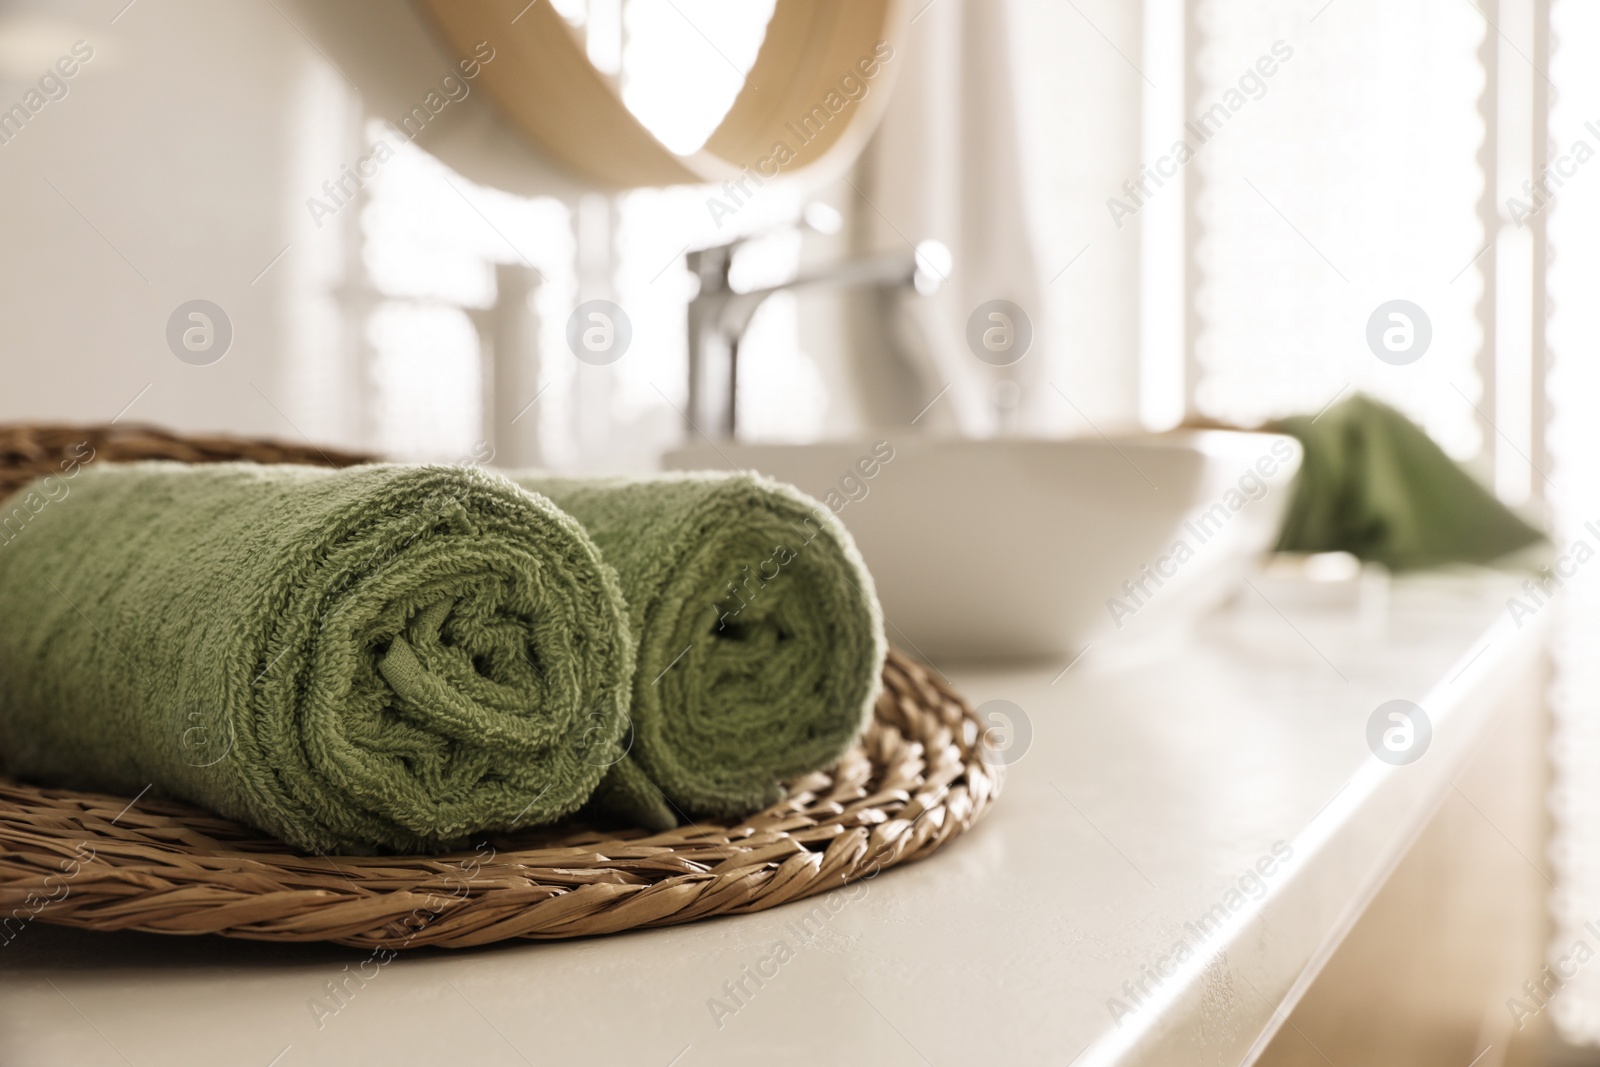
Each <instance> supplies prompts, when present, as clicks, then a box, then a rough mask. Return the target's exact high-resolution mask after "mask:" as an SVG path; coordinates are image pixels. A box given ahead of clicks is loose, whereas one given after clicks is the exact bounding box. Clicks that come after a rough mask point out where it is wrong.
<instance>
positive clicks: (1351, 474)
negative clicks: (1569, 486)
mask: <svg viewBox="0 0 1600 1067" xmlns="http://www.w3.org/2000/svg"><path fill="white" fill-rule="evenodd" d="M1264 428H1265V429H1268V430H1275V431H1277V432H1278V433H1286V434H1291V435H1292V436H1294V437H1295V438H1297V439H1298V440H1299V441H1300V444H1301V446H1302V448H1303V449H1304V450H1305V459H1304V460H1303V461H1302V463H1301V465H1300V474H1299V478H1298V481H1297V483H1296V488H1295V494H1294V499H1293V501H1292V502H1291V504H1290V506H1289V514H1288V517H1287V518H1286V519H1285V520H1284V526H1283V533H1282V536H1281V537H1280V539H1279V541H1278V549H1279V550H1280V551H1284V552H1334V551H1344V552H1349V553H1352V554H1353V555H1355V556H1358V557H1360V558H1361V559H1364V560H1372V561H1375V562H1378V563H1382V564H1384V565H1385V566H1388V567H1389V568H1391V569H1393V570H1409V569H1413V568H1418V567H1433V566H1438V565H1439V564H1443V563H1487V562H1489V561H1490V560H1494V559H1498V558H1499V557H1501V556H1504V555H1506V554H1507V553H1510V552H1514V551H1516V550H1517V549H1519V548H1524V547H1526V546H1528V545H1531V544H1533V543H1535V542H1537V541H1540V540H1542V539H1543V538H1544V534H1542V533H1541V532H1540V531H1538V530H1536V529H1534V528H1533V527H1532V526H1529V525H1528V524H1527V523H1525V522H1523V521H1522V520H1521V519H1520V518H1518V517H1517V516H1516V515H1515V514H1514V513H1513V512H1512V511H1511V510H1510V509H1508V508H1507V507H1506V506H1505V505H1504V504H1502V503H1500V501H1498V500H1496V499H1495V498H1494V495H1493V494H1492V493H1490V492H1489V491H1488V490H1487V489H1485V488H1484V487H1483V486H1482V485H1480V484H1479V483H1478V482H1477V480H1476V479H1474V478H1473V477H1472V475H1470V474H1468V473H1467V472H1466V471H1465V470H1464V469H1462V468H1461V467H1460V466H1459V465H1458V464H1457V463H1456V462H1455V461H1454V460H1452V459H1451V458H1450V457H1449V456H1448V455H1446V454H1445V452H1444V450H1443V449H1441V448H1440V447H1439V446H1438V445H1436V444H1434V442H1433V438H1431V437H1429V436H1428V435H1427V433H1426V432H1425V431H1424V430H1423V429H1422V428H1421V427H1419V426H1417V425H1416V424H1415V423H1413V422H1411V421H1410V420H1409V419H1407V418H1406V417H1405V416H1404V415H1402V414H1400V413H1399V412H1398V411H1396V410H1395V409H1394V408H1391V407H1389V406H1388V405H1386V404H1381V403H1379V402H1378V401H1376V400H1372V399H1369V398H1368V397H1365V396H1355V397H1351V398H1350V399H1349V400H1346V401H1344V402H1343V403H1341V404H1339V405H1337V406H1335V407H1332V408H1330V409H1328V410H1327V411H1325V412H1323V414H1322V415H1321V416H1320V417H1316V418H1313V417H1311V416H1307V415H1299V416H1295V417H1293V418H1288V419H1281V420H1279V421H1278V422H1276V423H1272V424H1269V425H1268V426H1266V427H1264Z"/></svg>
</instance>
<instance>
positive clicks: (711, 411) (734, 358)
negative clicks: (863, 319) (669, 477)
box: [686, 205, 951, 439]
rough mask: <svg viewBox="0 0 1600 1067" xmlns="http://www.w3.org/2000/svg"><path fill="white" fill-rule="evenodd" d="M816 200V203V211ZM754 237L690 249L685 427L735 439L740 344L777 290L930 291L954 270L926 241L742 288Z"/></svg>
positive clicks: (821, 217) (813, 217) (818, 216)
mask: <svg viewBox="0 0 1600 1067" xmlns="http://www.w3.org/2000/svg"><path fill="white" fill-rule="evenodd" d="M816 207H817V205H813V209H814V208H816ZM813 209H808V210H807V212H806V221H807V223H808V224H809V225H810V226H811V227H812V228H813V229H817V230H820V231H821V232H824V233H826V232H829V230H828V228H827V227H828V224H829V220H828V216H829V215H830V214H832V215H833V217H834V218H835V219H836V218H837V213H833V212H831V209H829V211H827V212H817V211H815V210H813ZM748 240H750V238H749V237H743V238H740V239H739V240H737V241H732V242H730V243H728V244H724V245H716V246H714V247H711V248H704V249H699V250H697V251H693V252H690V253H689V254H688V256H687V257H686V258H687V261H688V267H689V270H690V272H691V273H692V274H694V276H695V277H696V278H697V279H698V280H699V282H700V291H699V292H698V293H697V294H696V295H695V297H694V299H693V300H691V301H690V302H689V314H688V319H689V322H688V325H689V410H688V418H687V421H688V423H689V426H688V427H687V429H688V430H689V432H691V433H695V432H703V433H705V434H707V435H710V436H714V437H722V438H726V439H732V438H733V437H734V436H735V435H736V434H737V432H738V409H739V345H740V342H741V341H742V339H743V338H744V334H745V331H746V330H748V329H749V328H750V321H751V320H752V319H753V318H755V314H756V311H757V310H759V309H760V307H761V305H762V304H763V303H764V302H765V301H766V299H767V297H769V296H771V295H772V294H773V293H778V292H783V291H785V290H798V289H808V288H815V287H823V286H826V287H830V288H841V289H855V288H874V289H880V290H884V291H889V292H892V291H894V290H898V289H914V290H916V292H918V293H920V294H922V295H923V296H929V295H932V294H933V293H934V292H936V291H937V290H938V288H939V286H940V285H941V284H942V283H943V282H944V281H946V280H947V278H948V277H949V274H950V268H951V261H950V250H949V249H948V248H946V247H945V246H944V244H942V243H941V242H939V241H933V240H927V241H921V242H919V243H918V244H917V246H916V247H915V248H914V249H912V250H911V251H910V252H909V253H906V252H901V253H892V254H887V255H880V256H871V257H867V258H863V259H855V260H846V261H844V262H842V263H835V264H831V265H829V266H827V267H823V268H820V269H818V270H812V271H802V272H801V273H799V274H797V275H795V276H794V277H793V278H791V279H789V280H788V281H786V282H783V283H781V284H778V285H769V286H766V287H765V288H761V289H752V290H750V291H749V292H739V291H738V290H736V289H734V288H733V286H732V285H731V284H730V283H729V274H730V272H731V269H732V267H733V257H734V253H735V252H737V251H738V249H739V247H740V246H741V245H743V244H744V243H745V242H746V241H748Z"/></svg>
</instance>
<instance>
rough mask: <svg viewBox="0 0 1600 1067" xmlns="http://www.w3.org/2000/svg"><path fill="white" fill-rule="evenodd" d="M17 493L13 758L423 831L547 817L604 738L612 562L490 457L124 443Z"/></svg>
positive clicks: (9, 607)
mask: <svg viewBox="0 0 1600 1067" xmlns="http://www.w3.org/2000/svg"><path fill="white" fill-rule="evenodd" d="M17 499H18V500H20V501H22V503H21V504H17V503H16V502H15V501H12V502H8V507H21V508H23V509H24V513H28V514H30V517H29V518H28V520H27V522H26V524H25V525H23V526H22V527H21V528H20V529H19V530H18V531H16V532H15V533H14V535H12V536H10V537H9V538H8V539H7V540H6V541H5V543H4V544H0V761H3V764H4V766H5V769H6V770H7V771H9V772H10V773H13V774H15V775H18V776H19V777H24V778H28V779H32V780H35V781H41V782H46V783H51V784H58V785H65V786H70V787H75V788H81V789H93V790H99V791H105V792H114V793H121V794H123V795H126V796H129V797H132V796H135V795H136V794H142V793H143V792H144V791H145V790H146V789H147V788H153V789H154V790H155V792H156V793H158V794H163V793H164V794H166V795H169V796H176V797H180V798H183V799H186V800H190V801H193V802H196V803H199V804H203V805H205V806H207V807H209V808H211V809H213V810H215V811H218V812H221V813H222V814H224V815H228V816H231V817H234V818H237V819H240V820H242V821H245V822H249V823H251V824H253V825H255V826H256V827H258V828H261V829H264V830H267V831H269V832H271V833H273V834H275V835H277V836H278V837H280V838H282V839H283V840H285V841H287V842H290V843H291V844H293V845H296V846H298V847H300V848H303V849H308V850H316V849H320V850H327V851H333V850H339V851H350V852H372V851H375V850H379V849H384V848H388V849H395V850H402V851H417V850H432V849H436V848H440V847H447V846H450V845H452V844H454V843H458V842H460V841H461V839H463V838H464V837H466V836H467V835H471V834H476V833H478V832H481V831H485V830H492V829H513V828H516V827H520V826H527V825H534V824H539V823H547V822H552V821H554V820H556V819H559V818H561V817H562V816H564V815H567V814H569V813H571V812H573V811H574V810H576V809H577V808H578V807H579V806H580V805H582V804H583V803H584V801H585V800H586V799H587V798H588V797H589V795H590V794H591V792H592V791H593V790H594V788H595V786H596V785H597V783H598V782H599V781H600V779H601V776H602V775H603V774H604V773H605V769H606V768H607V767H608V766H610V765H612V764H614V763H615V762H616V759H617V757H618V754H619V753H620V751H621V743H622V739H623V734H624V731H625V729H626V725H627V720H626V706H627V699H628V682H629V679H630V671H631V667H632V660H633V647H632V640H631V637H630V635H629V632H628V627H627V619H626V614H625V608H624V607H623V603H622V599H621V594H620V591H619V589H618V587H617V584H616V578H615V575H614V574H613V573H612V572H611V571H610V570H609V568H607V567H606V566H605V565H604V563H603V562H602V560H601V559H600V556H599V554H598V552H597V550H596V549H595V546H594V545H593V543H592V542H590V541H589V539H588V538H587V537H586V536H585V535H584V533H583V531H582V530H581V529H580V528H579V527H578V525H577V524H576V523H575V522H574V521H573V520H572V519H571V518H570V517H568V516H567V515H565V514H563V513H561V512H560V511H558V510H557V509H556V508H555V507H553V506H552V505H551V504H550V503H549V501H546V500H541V499H540V498H538V497H535V496H533V495H532V494H529V493H525V492H523V491H521V490H519V489H518V488H516V487H515V486H513V485H511V484H510V483H509V482H506V481H505V480H504V479H501V478H498V477H495V476H491V475H488V474H484V473H482V472H479V471H472V470H464V469H461V468H457V467H421V468H406V467H395V466H383V465H379V466H369V467H357V468H353V469H350V470H345V471H327V470H321V469H315V468H309V467H291V466H267V467H258V466H255V465H253V464H221V465H216V466H199V467H185V466H182V465H179V464H173V463H145V464H134V465H130V466H124V467H113V466H101V467H96V468H93V469H84V470H82V471H80V472H78V473H77V474H76V476H75V477H74V478H73V479H72V480H70V481H68V480H65V479H62V478H53V479H52V478H47V479H44V480H43V481H42V482H36V483H34V485H33V486H32V487H30V488H26V489H24V490H22V491H21V493H19V494H18V498H17ZM11 514H17V512H15V511H13V512H11ZM7 532H8V534H9V533H10V532H11V531H10V530H9V528H8V531H7Z"/></svg>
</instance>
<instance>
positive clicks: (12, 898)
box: [0, 426, 1001, 951]
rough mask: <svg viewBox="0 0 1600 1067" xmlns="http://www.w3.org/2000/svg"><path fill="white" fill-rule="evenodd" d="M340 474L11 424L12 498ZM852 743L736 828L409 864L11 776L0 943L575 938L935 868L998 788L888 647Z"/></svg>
mask: <svg viewBox="0 0 1600 1067" xmlns="http://www.w3.org/2000/svg"><path fill="white" fill-rule="evenodd" d="M85 442H87V443H88V445H89V446H90V447H92V448H93V449H94V450H95V453H94V459H93V462H96V463H99V462H105V461H126V460H133V459H178V460H185V461H188V462H217V461H221V460H230V459H249V460H254V461H256V462H261V463H288V462H293V463H317V464H324V465H333V466H345V465H348V464H352V463H358V462H361V461H363V460H364V459H365V458H366V457H363V456H357V455H353V454H350V453H344V452H334V451H332V450H324V449H319V448H315V447H301V446H296V445H287V444H279V443H272V442H262V441H240V440H231V439H227V438H213V437H205V438H202V437H194V436H189V437H180V436H177V435H174V434H170V433H167V432H165V431H160V430H154V429H149V428H136V427H68V426H9V427H4V426H0V498H4V497H5V496H7V495H9V494H10V493H12V492H13V491H15V490H16V489H17V488H19V487H20V486H22V485H23V484H25V483H27V482H28V481H30V480H31V479H33V478H35V477H38V476H40V475H42V474H47V473H51V472H53V471H56V470H57V469H59V468H58V465H59V464H60V462H61V460H62V459H63V458H65V457H67V456H69V455H73V454H74V452H73V450H74V449H75V448H78V452H77V455H78V456H79V457H80V458H81V456H82V455H83V452H82V450H81V445H82V444H83V443H85ZM883 678H884V692H883V695H882V696H881V697H880V699H879V701H878V704H877V709H876V714H875V716H874V719H873V722H872V724H871V725H870V726H869V727H868V729H867V732H866V734H865V736H864V737H863V739H862V742H861V744H860V746H859V747H857V748H856V749H855V750H853V751H852V752H850V753H849V754H847V755H846V756H845V758H844V759H843V760H841V761H840V762H839V764H838V765H837V766H836V767H834V768H832V769H831V770H829V771H826V772H822V773H817V774H812V775H808V776H806V777H805V778H802V779H800V780H798V781H795V782H793V783H791V784H790V788H789V795H788V796H787V797H785V798H784V799H783V800H782V801H781V802H779V803H778V804H775V805H773V806H772V807H771V808H769V809H767V810H766V811H763V812H761V813H760V814H758V815H755V816H752V817H751V818H749V819H746V820H744V821H743V822H740V823H737V824H735V825H722V824H713V823H701V824H697V825H693V826H685V827H680V828H678V829H676V830H672V831H670V832H667V833H661V834H654V835H647V834H646V833H645V832H644V831H641V830H621V831H618V830H598V829H594V828H590V827H585V826H581V825H577V824H568V825H563V826H557V827H550V828H545V829H543V830H539V831H534V832H529V833H525V834H519V835H516V836H515V837H490V838H487V839H486V840H484V841H483V842H482V843H481V844H480V845H479V846H478V847H477V848H476V849H475V850H474V851H471V852H465V853H460V854H455V855H442V856H415V857H410V856H406V857H331V856H322V855H313V856H304V855H295V854H292V853H291V852H290V851H289V850H288V848H287V846H285V845H284V844H283V843H282V842H279V841H275V840H273V839H271V838H267V837H264V836H263V835H261V834H260V833H259V832H257V831H254V830H251V829H249V828H247V827H244V826H241V825H239V824H237V823H234V822H231V821H229V820H226V819H222V818H219V817H217V816H215V815H212V814H209V813H207V812H204V811H201V810H200V809H198V808H194V807H191V806H189V805H187V804H181V803H176V802H173V801H167V800H158V799H154V798H152V797H149V796H142V797H112V796H105V795H101V794H94V793H80V792H75V791H72V790H65V789H44V788H38V787H35V786H30V785H26V784H23V783H19V782H15V781H11V780H9V779H5V778H3V777H0V937H4V938H5V939H9V937H10V936H14V933H12V931H15V930H16V929H17V928H19V926H21V925H25V924H26V923H28V922H31V921H34V920H37V921H40V922H50V923H60V924H63V925H67V926H80V927H85V928H88V929H95V930H145V931H150V932H155V933H168V934H222V935H224V936H227V937H239V938H249V939H254V940H268V941H334V942H338V943H340V944H346V945H356V946H361V947H364V948H372V949H376V950H384V949H389V950H396V951H398V950H400V949H404V948H416V947H420V946H422V945H437V946H441V947H445V948H462V947H466V946H472V945H483V944H488V943H490V942H494V941H501V940H505V939H509V938H566V937H583V936H588V935H592V934H606V933H614V932H616V931H619V930H627V929H631V928H634V927H648V926H667V925H672V924H675V923H685V922H693V921H695V920H697V919H705V918H710V917H712V916H715V915H732V914H742V913H745V912H752V911H760V910H762V909H764V908H770V907H774V906H776V905H778V904H783V903H786V902H788V901H791V900H798V899H800V898H802V897H808V896H813V895H815V894H818V893H823V892H826V891H828V890H830V889H834V888H837V887H838V886H841V885H843V884H845V883H846V882H850V881H854V880H857V879H862V878H870V877H873V876H874V875H876V874H877V873H878V872H879V871H881V870H884V869H886V868H889V867H892V866H894V865H896V864H899V863H906V862H909V861H911V860H915V859H921V858H922V857H924V856H927V855H930V854H932V853H933V852H935V851H937V850H938V849H940V848H942V847H943V846H944V845H946V844H947V843H949V842H950V840H951V839H953V838H955V837H956V836H957V835H959V834H961V833H962V832H963V831H965V830H966V829H967V828H968V827H970V826H972V825H973V823H975V822H976V821H977V820H978V818H979V817H980V816H981V815H982V814H983V813H984V811H985V810H987V808H988V806H989V805H990V803H992V802H993V800H994V798H995V797H996V796H997V795H998V793H999V789H1000V781H1001V777H1000V770H1001V768H1000V766H999V765H998V763H997V762H995V763H991V762H989V761H988V760H986V759H985V758H984V756H985V752H984V751H983V750H982V748H981V745H982V743H983V737H984V727H983V724H982V723H981V722H980V721H979V719H978V717H977V716H976V714H975V713H974V712H973V710H972V708H971V707H970V706H969V705H968V704H967V703H966V701H964V700H963V699H962V698H961V697H960V696H959V695H958V694H956V693H955V692H954V691H953V690H951V689H950V687H949V686H948V685H946V684H945V683H944V682H943V681H942V680H941V679H940V678H938V677H937V676H935V675H934V674H933V673H931V672H929V671H928V670H926V669H925V668H923V667H921V666H920V665H918V664H916V663H914V662H912V661H911V660H909V659H908V658H906V657H905V656H903V655H901V654H900V653H897V652H892V653H890V656H889V661H888V663H887V664H886V665H885V667H884V675H883Z"/></svg>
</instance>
